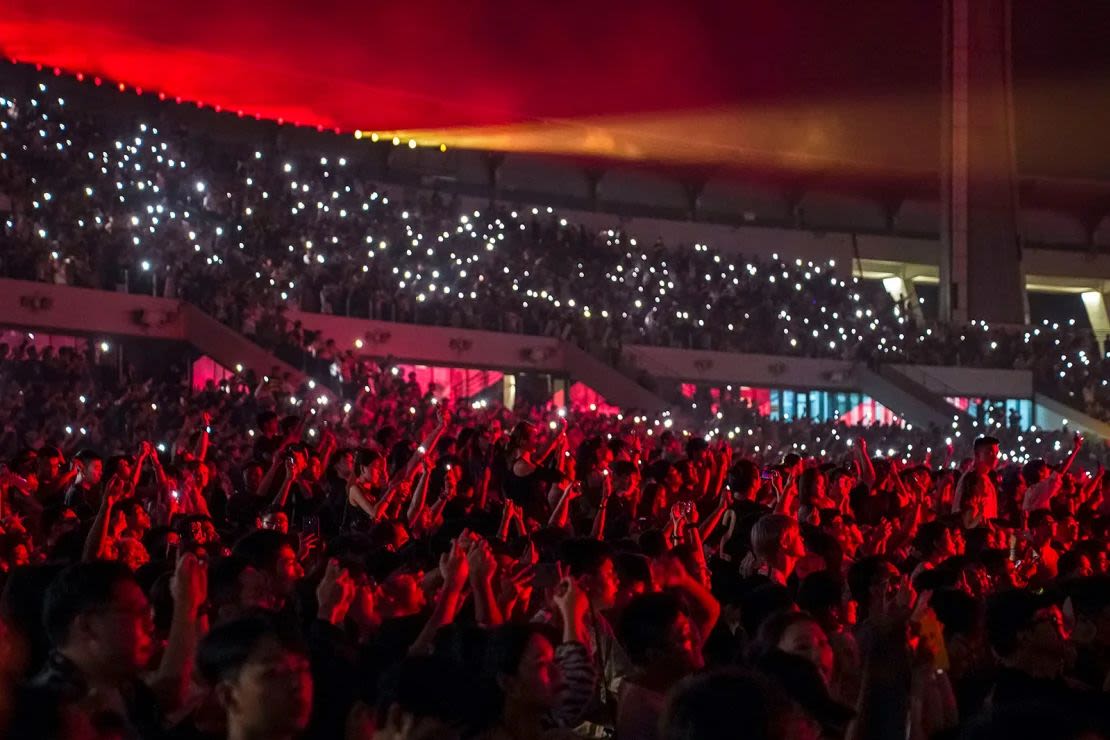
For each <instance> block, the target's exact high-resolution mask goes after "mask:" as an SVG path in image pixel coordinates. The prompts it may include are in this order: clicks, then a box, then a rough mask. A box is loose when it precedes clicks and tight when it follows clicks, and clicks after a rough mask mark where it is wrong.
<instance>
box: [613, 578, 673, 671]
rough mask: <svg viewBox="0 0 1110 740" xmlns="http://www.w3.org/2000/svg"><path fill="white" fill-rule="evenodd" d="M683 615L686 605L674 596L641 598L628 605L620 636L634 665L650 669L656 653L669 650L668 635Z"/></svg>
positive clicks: (664, 594)
mask: <svg viewBox="0 0 1110 740" xmlns="http://www.w3.org/2000/svg"><path fill="white" fill-rule="evenodd" d="M683 613H684V609H683V607H682V601H681V600H680V599H679V598H678V596H676V595H675V594H673V593H668V592H660V593H652V594H640V595H639V596H637V597H635V598H634V599H632V600H631V601H630V602H628V606H627V607H625V609H624V612H623V613H622V614H621V618H620V622H619V623H618V625H617V634H618V636H619V637H620V642H621V645H623V646H624V648H625V650H626V651H627V652H628V657H629V658H630V659H631V660H632V663H633V664H635V665H637V666H644V665H647V664H648V662H649V661H650V660H651V652H652V651H653V650H660V651H662V650H665V649H666V647H667V643H668V641H669V639H668V635H667V633H668V631H669V630H670V628H671V626H672V625H673V624H674V623H675V621H676V620H677V619H678V617H679V615H680V614H683Z"/></svg>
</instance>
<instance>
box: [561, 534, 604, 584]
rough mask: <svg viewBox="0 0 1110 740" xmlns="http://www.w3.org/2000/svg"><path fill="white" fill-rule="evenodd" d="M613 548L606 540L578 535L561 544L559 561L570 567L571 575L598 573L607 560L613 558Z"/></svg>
mask: <svg viewBox="0 0 1110 740" xmlns="http://www.w3.org/2000/svg"><path fill="white" fill-rule="evenodd" d="M612 558H613V550H612V548H611V547H610V546H609V545H608V544H606V543H605V542H600V541H598V540H594V539H589V538H586V537H577V538H574V539H569V540H566V541H565V542H563V543H562V544H561V545H560V546H559V561H560V562H562V563H563V565H565V566H567V568H569V569H570V575H571V576H573V577H575V578H577V577H578V576H585V575H597V572H598V571H599V570H600V569H601V566H602V565H603V564H604V563H605V561H606V560H612Z"/></svg>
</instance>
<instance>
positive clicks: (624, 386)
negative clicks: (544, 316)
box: [560, 341, 671, 414]
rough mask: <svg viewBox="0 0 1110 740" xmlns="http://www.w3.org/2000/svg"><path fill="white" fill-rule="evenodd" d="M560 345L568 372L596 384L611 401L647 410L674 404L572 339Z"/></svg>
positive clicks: (653, 411) (595, 386)
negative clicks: (580, 347) (577, 345)
mask: <svg viewBox="0 0 1110 740" xmlns="http://www.w3.org/2000/svg"><path fill="white" fill-rule="evenodd" d="M560 345H561V347H560V349H561V350H562V353H563V364H564V367H565V368H566V371H567V374H568V375H569V376H570V377H571V378H573V379H575V380H577V381H581V382H583V383H585V384H586V385H588V386H589V387H591V388H593V389H594V390H595V391H597V392H598V393H600V394H601V395H602V396H604V397H605V400H606V401H608V402H609V403H611V404H612V405H614V406H619V407H620V408H622V409H624V410H626V411H632V410H638V411H642V412H645V413H647V414H657V413H660V412H662V411H666V410H670V408H671V404H669V403H667V401H666V400H664V399H663V398H662V397H661V396H660V395H659V394H658V393H656V392H655V391H654V390H652V389H650V388H648V387H646V386H645V385H643V384H642V383H641V382H639V381H638V380H637V379H635V378H633V377H632V376H631V375H629V374H628V373H626V372H624V371H622V370H620V369H618V368H615V367H613V366H612V365H609V364H608V363H605V362H602V361H601V360H598V359H597V358H595V357H594V356H593V355H591V354H590V353H588V352H586V351H584V350H582V349H579V348H578V347H576V346H575V345H573V344H571V343H570V342H566V341H564V342H560Z"/></svg>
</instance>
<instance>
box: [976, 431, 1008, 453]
mask: <svg viewBox="0 0 1110 740" xmlns="http://www.w3.org/2000/svg"><path fill="white" fill-rule="evenodd" d="M1000 444H1001V442H999V441H998V437H991V436H986V435H984V436H982V437H976V438H975V443H974V444H973V445H972V450H973V451H974V452H976V453H978V452H979V451H980V450H985V449H986V448H988V447H997V446H999V445H1000Z"/></svg>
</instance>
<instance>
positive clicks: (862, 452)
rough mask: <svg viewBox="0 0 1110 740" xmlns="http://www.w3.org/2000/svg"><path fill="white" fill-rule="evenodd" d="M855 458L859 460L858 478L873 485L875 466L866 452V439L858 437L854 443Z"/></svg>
mask: <svg viewBox="0 0 1110 740" xmlns="http://www.w3.org/2000/svg"><path fill="white" fill-rule="evenodd" d="M856 459H857V460H859V479H860V481H861V482H863V483H866V484H867V485H869V486H873V485H875V480H876V479H875V466H874V465H872V464H871V456H870V455H868V454H867V440H866V439H864V438H863V437H860V438H859V439H858V440H857V443H856Z"/></svg>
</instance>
